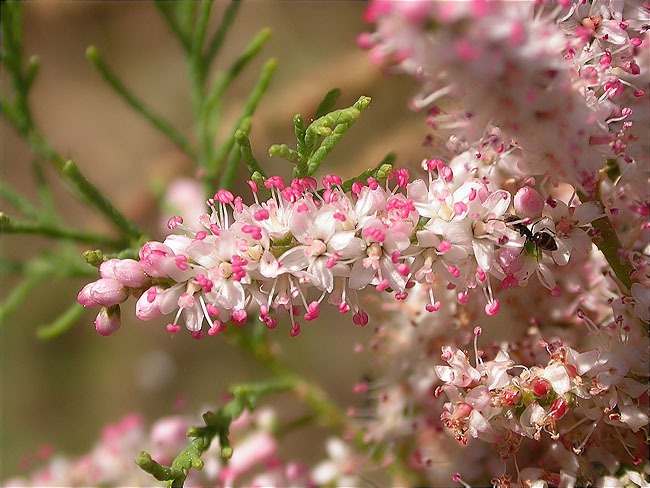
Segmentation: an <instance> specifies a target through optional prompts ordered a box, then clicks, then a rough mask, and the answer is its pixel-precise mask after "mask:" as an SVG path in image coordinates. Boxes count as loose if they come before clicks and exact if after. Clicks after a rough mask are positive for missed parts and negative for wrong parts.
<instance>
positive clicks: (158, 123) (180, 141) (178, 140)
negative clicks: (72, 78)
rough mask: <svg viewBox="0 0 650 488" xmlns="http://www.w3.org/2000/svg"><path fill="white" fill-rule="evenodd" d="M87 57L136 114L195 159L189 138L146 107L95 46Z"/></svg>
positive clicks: (90, 48) (87, 50) (90, 49)
mask: <svg viewBox="0 0 650 488" xmlns="http://www.w3.org/2000/svg"><path fill="white" fill-rule="evenodd" d="M86 57H87V58H88V60H89V61H90V62H91V63H92V64H93V66H95V68H97V70H98V71H99V73H100V74H101V76H102V78H104V81H106V83H108V84H109V85H110V86H111V87H112V88H113V89H114V90H115V91H116V92H117V94H118V95H120V96H121V97H122V99H123V100H124V101H125V102H126V103H127V104H128V105H129V106H130V107H131V108H133V109H134V110H135V111H136V112H138V113H139V114H140V115H142V116H143V117H144V118H145V119H147V120H148V121H149V122H150V123H151V125H153V126H154V127H155V128H156V129H158V131H160V132H161V133H162V134H164V135H165V136H167V137H168V138H169V139H171V140H172V141H173V142H174V144H176V145H177V146H178V147H179V148H180V149H181V150H182V151H183V152H185V153H186V154H188V155H189V156H190V157H194V155H195V152H194V149H193V148H192V146H191V145H190V143H189V142H188V140H187V138H186V137H185V136H184V135H183V134H182V133H181V132H180V131H178V129H176V128H175V127H174V126H173V125H172V124H170V123H169V122H167V121H166V120H165V119H163V118H162V117H161V116H160V115H158V114H157V113H155V112H154V111H153V110H152V109H151V108H149V107H148V106H147V105H145V103H144V102H142V101H141V100H140V99H138V98H137V97H136V96H135V95H133V93H131V92H130V91H129V90H128V89H127V88H126V86H124V84H123V83H122V82H121V81H120V80H119V78H118V77H117V76H116V75H115V74H114V73H113V72H112V71H111V69H110V68H109V67H108V65H107V64H106V62H105V61H104V59H103V58H102V56H101V54H100V53H99V51H98V50H97V47H95V46H89V47H88V49H86Z"/></svg>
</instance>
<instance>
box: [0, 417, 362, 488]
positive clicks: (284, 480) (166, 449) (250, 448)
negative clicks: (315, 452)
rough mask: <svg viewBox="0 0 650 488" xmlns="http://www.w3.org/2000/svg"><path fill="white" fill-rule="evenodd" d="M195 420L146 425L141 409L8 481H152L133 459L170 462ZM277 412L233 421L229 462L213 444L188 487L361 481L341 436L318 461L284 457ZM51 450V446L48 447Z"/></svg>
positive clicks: (145, 483) (21, 484) (307, 487)
mask: <svg viewBox="0 0 650 488" xmlns="http://www.w3.org/2000/svg"><path fill="white" fill-rule="evenodd" d="M196 420H197V419H193V418H191V417H189V416H182V415H175V416H171V417H164V418H161V419H158V420H157V421H155V422H154V423H153V425H152V426H151V427H150V428H149V429H147V427H146V425H145V422H144V419H143V418H142V416H140V415H138V414H130V415H126V416H124V417H123V418H122V419H121V420H120V421H118V422H116V423H114V424H110V425H107V426H105V427H104V428H103V430H102V434H101V437H100V439H99V440H98V442H97V443H96V444H95V446H94V447H93V449H92V450H91V451H90V452H89V453H87V454H84V455H83V456H80V457H78V458H69V457H66V456H63V455H60V454H53V453H52V452H49V455H48V456H49V459H48V460H47V465H46V466H45V467H42V468H38V469H36V470H34V471H33V472H32V473H31V474H30V475H29V476H28V477H25V476H21V477H15V478H11V479H8V480H5V481H4V482H3V486H6V487H26V486H34V487H45V486H52V487H57V486H58V487H60V486H68V487H76V486H133V487H136V486H142V487H148V486H151V476H150V475H149V474H148V473H145V472H144V471H142V470H141V469H139V468H138V466H137V465H136V464H135V463H134V462H133V459H134V458H135V457H136V456H137V455H138V453H139V452H140V450H141V449H142V448H146V449H148V451H149V452H150V453H151V456H152V457H153V458H154V459H156V460H158V461H159V462H161V463H167V464H169V463H171V461H172V460H173V458H174V456H176V455H177V454H178V452H180V451H181V450H182V449H183V448H184V447H185V445H186V443H187V435H186V433H187V431H188V429H189V428H190V427H191V426H192V423H193V422H196ZM276 424H277V417H276V415H275V413H274V412H273V411H272V410H270V409H261V410H259V411H257V412H255V413H254V414H244V415H242V416H241V417H240V418H239V419H238V420H237V421H235V422H234V423H233V424H232V429H231V435H232V439H233V441H234V442H233V445H234V447H235V450H234V453H233V456H232V458H231V459H229V460H228V461H227V462H226V461H224V460H223V459H221V456H220V446H219V442H218V441H215V442H213V443H212V445H211V447H210V449H209V450H208V451H207V452H206V453H205V455H204V461H205V464H204V466H203V469H201V470H199V471H195V470H192V471H191V472H190V473H189V475H188V478H187V479H186V480H185V484H184V486H188V487H192V486H197V487H198V486H208V485H209V486H216V487H224V488H225V487H232V486H250V487H251V488H253V487H260V488H261V487H267V486H295V487H305V488H311V487H314V486H321V485H323V484H327V483H339V484H343V485H346V486H353V485H356V484H358V478H357V477H356V476H354V475H352V474H351V473H349V472H346V471H345V467H344V465H345V463H349V462H350V459H351V458H350V457H349V456H350V454H351V450H350V448H349V447H348V446H347V445H346V444H345V443H344V442H343V441H341V440H340V439H338V438H331V439H329V440H328V441H327V444H326V449H325V451H326V454H327V455H326V457H325V458H323V460H322V461H320V462H318V463H316V464H315V465H314V466H311V467H310V466H307V465H305V464H303V463H299V462H294V461H289V462H287V461H285V460H283V459H282V458H281V457H280V455H279V453H278V440H277V439H276V436H275V434H274V429H275V426H276ZM48 451H51V449H48Z"/></svg>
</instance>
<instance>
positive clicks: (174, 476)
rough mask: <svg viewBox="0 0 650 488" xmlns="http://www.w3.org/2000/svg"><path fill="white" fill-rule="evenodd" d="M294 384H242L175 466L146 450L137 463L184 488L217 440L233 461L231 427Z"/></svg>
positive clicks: (210, 415) (198, 430)
mask: <svg viewBox="0 0 650 488" xmlns="http://www.w3.org/2000/svg"><path fill="white" fill-rule="evenodd" d="M290 388H291V384H290V383H288V382H287V381H285V380H271V381H264V382H259V383H250V384H244V385H238V386H235V387H232V388H231V389H230V393H231V395H232V397H233V398H232V400H230V401H229V402H228V403H227V404H226V405H224V406H223V407H222V408H220V409H219V410H217V411H216V412H206V413H205V414H204V415H203V421H204V422H205V425H204V426H201V427H192V428H190V429H189V431H188V436H189V437H193V439H192V441H191V442H190V443H189V444H188V445H187V447H186V448H185V449H184V450H183V451H182V452H181V453H180V454H179V455H178V456H176V458H174V460H173V461H172V464H171V466H163V465H161V464H159V463H157V462H156V461H154V460H153V459H152V458H151V455H149V453H147V452H145V451H142V452H141V453H140V455H139V456H138V457H137V458H136V460H135V462H136V464H137V465H138V466H140V468H142V469H143V470H144V471H146V472H147V473H149V474H151V475H152V476H154V477H155V478H156V479H157V480H159V481H166V482H167V486H170V487H182V486H183V483H184V482H185V479H186V478H187V475H188V474H189V472H190V470H191V469H197V470H198V469H202V468H203V460H202V459H201V455H202V454H203V453H204V452H205V451H206V450H207V449H208V448H209V447H210V445H211V444H212V441H213V439H214V438H215V437H218V438H219V444H220V448H221V457H222V458H223V459H229V458H230V457H231V456H232V453H233V449H232V447H231V446H230V440H229V438H228V435H229V432H230V425H231V424H232V422H233V421H235V420H236V419H237V418H239V417H240V416H241V414H242V413H244V411H246V410H253V409H255V408H256V406H257V404H258V403H259V401H260V399H261V398H262V397H264V396H267V395H269V394H272V393H279V392H282V391H287V390H288V389H290Z"/></svg>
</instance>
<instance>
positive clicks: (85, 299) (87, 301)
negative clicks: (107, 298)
mask: <svg viewBox="0 0 650 488" xmlns="http://www.w3.org/2000/svg"><path fill="white" fill-rule="evenodd" d="M94 284H95V282H94V281H93V282H92V283H88V284H87V285H86V286H84V287H83V288H82V289H81V291H80V292H79V294H78V295H77V301H78V302H79V304H80V305H83V306H84V307H94V306H96V305H97V302H95V300H93V299H92V297H91V296H90V290H91V289H92V287H93V285H94Z"/></svg>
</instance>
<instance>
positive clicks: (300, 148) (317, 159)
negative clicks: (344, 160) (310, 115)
mask: <svg viewBox="0 0 650 488" xmlns="http://www.w3.org/2000/svg"><path fill="white" fill-rule="evenodd" d="M339 95H340V90H338V89H337V88H335V89H333V90H330V91H329V92H328V93H327V94H326V95H325V97H324V98H323V101H322V102H321V103H320V105H319V106H318V109H317V110H316V116H317V118H316V120H314V121H313V122H312V123H311V124H310V125H309V126H308V127H306V128H305V126H304V122H303V119H302V116H301V115H296V116H295V117H294V118H293V124H294V132H295V135H296V149H295V150H294V149H291V148H290V147H289V146H287V145H286V144H274V145H272V146H271V147H270V148H269V155H270V156H276V157H280V158H282V159H285V160H287V161H289V162H290V163H292V164H293V165H294V168H293V177H294V178H304V177H306V176H312V175H313V174H314V173H316V171H318V168H319V167H320V165H321V164H322V163H323V161H325V158H326V157H327V155H328V154H329V153H330V152H331V151H332V149H334V147H335V146H336V145H337V144H338V143H339V142H340V141H341V137H343V134H345V133H346V132H347V131H348V129H349V128H350V127H351V126H352V124H354V123H355V122H356V121H357V120H358V118H359V116H360V115H361V112H363V111H364V110H366V109H367V108H368V106H369V105H370V97H363V96H362V97H361V98H359V100H357V102H356V103H355V104H354V105H352V106H351V107H348V108H342V109H339V110H334V111H333V112H329V113H325V114H324V115H320V116H319V114H321V113H322V112H325V111H327V110H329V109H330V108H331V107H332V106H333V105H334V103H335V102H336V100H337V99H338V97H339Z"/></svg>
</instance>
